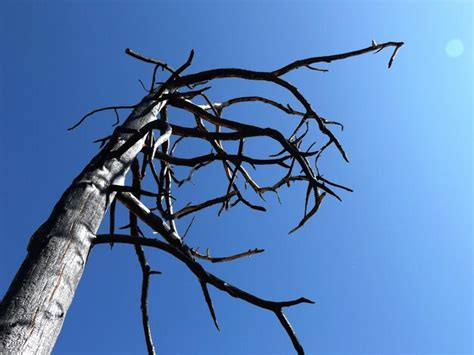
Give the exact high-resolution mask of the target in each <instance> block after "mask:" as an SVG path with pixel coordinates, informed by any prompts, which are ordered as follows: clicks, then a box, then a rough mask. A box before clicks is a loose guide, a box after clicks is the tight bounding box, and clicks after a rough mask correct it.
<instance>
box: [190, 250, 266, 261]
mask: <svg viewBox="0 0 474 355" xmlns="http://www.w3.org/2000/svg"><path fill="white" fill-rule="evenodd" d="M264 251H265V249H258V248H255V249H249V250H247V251H244V252H243V253H239V254H234V255H229V256H221V257H215V256H210V255H209V254H205V255H204V254H200V253H198V251H197V250H195V249H191V254H192V255H193V256H195V257H196V258H198V259H202V260H207V261H210V262H211V263H222V262H226V261H232V260H236V259H240V258H245V257H247V256H252V255H255V254H260V253H263V252H264Z"/></svg>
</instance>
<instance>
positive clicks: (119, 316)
mask: <svg viewBox="0 0 474 355" xmlns="http://www.w3.org/2000/svg"><path fill="white" fill-rule="evenodd" d="M473 11H474V9H473V5H472V2H470V1H465V2H461V1H444V2H438V1H421V0H420V1H370V2H365V1H327V2H318V1H313V2H298V1H292V2H289V1H288V2H269V1H255V2H251V1H245V2H238V1H222V2H204V1H196V2H185V1H176V2H164V1H154V2H153V1H135V2H131V1H130V2H127V1H95V2H92V1H69V2H56V1H34V2H33V1H31V2H27V1H3V2H2V4H1V5H0V13H1V15H0V16H1V23H0V26H1V38H2V49H1V53H2V55H1V59H0V63H1V71H0V78H1V79H0V83H1V87H0V89H1V100H0V110H1V114H0V117H1V118H0V119H1V122H2V130H1V132H0V139H1V141H0V144H1V150H2V152H3V154H1V158H0V159H1V166H2V167H3V168H2V170H1V173H0V189H1V190H0V191H1V199H0V209H1V210H0V232H1V233H0V238H1V245H2V248H1V250H0V292H1V293H3V292H4V291H5V290H6V289H7V287H8V285H9V283H10V281H11V279H12V278H13V276H14V274H15V272H16V270H17V268H18V267H19V265H20V263H21V261H22V260H23V258H24V256H25V251H26V245H27V242H28V240H29V237H30V235H31V234H32V233H33V232H34V231H35V229H36V228H37V227H38V226H39V225H40V224H41V222H42V221H44V220H45V219H46V218H47V216H48V215H49V213H50V211H51V209H52V207H53V205H54V203H55V201H57V199H58V198H59V196H60V195H61V193H62V192H63V191H64V189H65V188H66V187H67V186H68V184H69V183H70V182H71V181H72V179H73V178H74V177H75V176H76V175H77V173H79V171H80V170H81V169H82V167H83V166H84V165H85V164H86V163H87V162H88V161H89V159H90V158H91V157H92V156H93V155H94V154H95V153H96V151H97V146H96V145H93V144H92V143H91V141H92V140H94V139H96V138H99V137H102V136H105V135H107V134H108V133H109V132H110V131H111V128H110V125H111V123H113V122H114V118H113V116H112V115H107V114H104V115H100V116H97V117H96V118H94V119H91V120H90V121H89V122H88V123H87V124H85V125H83V126H82V127H80V128H79V129H77V130H76V131H73V132H67V131H66V130H65V129H66V128H67V127H68V126H70V125H71V123H73V122H74V121H75V120H77V119H78V118H79V117H80V116H81V115H83V114H84V113H85V112H87V111H89V110H91V109H94V108H97V107H100V106H106V105H111V104H112V105H113V104H130V103H135V102H136V101H137V100H139V99H140V98H141V96H143V90H142V89H141V87H140V86H139V84H138V81H137V79H142V80H145V81H147V80H149V77H150V74H151V68H150V67H147V66H145V65H144V64H142V63H139V62H137V61H135V60H133V59H131V58H130V57H127V56H125V55H124V54H123V50H124V48H126V47H131V48H133V49H135V50H137V51H139V52H142V53H144V54H147V55H150V56H155V57H158V58H160V59H162V60H165V61H167V62H168V63H170V64H171V65H173V66H177V65H179V64H181V63H182V62H183V60H184V59H185V58H186V57H187V55H188V53H189V50H190V49H191V48H194V49H195V50H196V56H195V60H194V64H193V66H192V68H191V69H190V72H193V71H198V70H202V69H208V68H214V67H246V68H250V69H256V70H270V69H274V68H276V67H278V66H281V65H283V64H285V63H287V62H290V61H293V60H295V59H297V58H304V57H309V56H315V55H324V54H333V53H337V52H342V51H347V50H353V49H358V48H362V47H366V46H368V45H369V44H370V41H371V40H372V39H375V40H376V41H378V42H384V41H391V40H393V41H404V42H405V43H406V45H405V46H404V47H403V48H402V49H401V51H400V52H399V54H398V57H397V59H396V61H395V63H394V66H393V68H392V69H391V70H387V68H386V66H387V61H388V58H389V56H390V53H389V52H385V51H383V52H381V53H379V54H377V55H372V54H369V55H365V56H363V57H358V58H354V59H349V60H347V61H344V62H338V63H333V64H329V65H324V67H326V68H328V69H329V70H330V71H329V73H319V72H313V71H307V70H301V71H299V72H298V73H295V74H291V75H288V77H287V78H288V80H290V81H292V82H293V83H295V84H296V85H297V86H298V87H299V88H300V89H301V91H302V92H303V93H304V94H305V95H307V97H308V98H309V99H310V100H311V101H312V102H313V104H314V107H315V109H316V110H317V111H318V112H319V113H320V114H321V115H323V116H324V117H328V118H331V119H334V120H337V121H341V122H343V123H344V125H345V130H344V132H339V133H338V134H339V136H340V138H341V141H342V142H343V144H344V146H345V148H346V151H347V152H348V154H349V157H350V159H351V163H350V164H346V163H344V162H343V161H342V159H340V158H339V157H338V156H337V154H335V152H334V151H331V152H328V153H329V154H327V156H326V158H325V160H324V162H323V169H324V173H325V176H327V177H331V178H333V179H334V180H335V181H338V182H341V183H344V184H346V185H349V186H351V187H352V188H354V190H355V192H354V193H352V194H349V193H345V194H343V202H342V203H340V202H337V201H335V200H331V199H327V200H326V201H325V203H324V204H323V206H322V208H321V210H320V212H319V214H318V215H317V216H316V217H315V218H313V219H312V220H311V221H310V222H309V223H308V224H307V225H306V226H305V227H304V228H303V229H302V230H300V231H298V232H297V233H296V234H294V235H291V236H288V234H287V232H288V231H289V230H290V229H291V228H292V227H293V226H294V225H295V224H296V223H297V221H298V218H300V217H301V213H302V207H303V199H304V191H303V189H302V188H299V187H296V188H295V189H292V190H284V191H283V193H282V200H283V204H282V205H279V204H278V203H277V202H276V201H275V199H274V198H273V197H269V198H268V203H267V208H268V212H267V213H266V214H262V213H258V212H253V211H250V212H249V211H247V210H245V209H244V208H236V209H234V210H231V211H230V212H229V213H226V214H225V215H224V216H222V217H220V218H219V219H218V218H217V217H216V212H217V208H216V209H215V210H212V211H207V212H203V213H200V214H199V215H198V218H197V220H196V222H195V225H194V226H193V228H192V230H191V232H190V236H189V237H188V240H189V243H190V244H191V245H193V246H195V247H196V246H200V247H201V248H205V247H207V246H210V247H211V250H212V252H213V253H214V254H225V253H232V252H237V251H240V250H241V249H246V248H253V247H262V248H265V249H266V250H267V251H266V253H264V254H261V255H259V256H257V257H254V258H250V259H244V260H240V261H235V262H234V263H228V264H226V265H211V266H209V268H210V269H211V270H212V271H214V272H215V273H216V274H218V275H219V276H222V277H224V278H227V279H228V281H229V282H232V283H234V284H236V285H238V286H240V287H242V288H244V289H247V290H249V291H251V292H254V293H256V294H257V295H260V296H263V297H267V298H273V299H288V298H294V297H299V296H306V297H309V298H312V299H314V300H315V301H316V304H315V305H301V306H299V307H296V308H292V309H290V310H288V311H287V316H288V317H289V319H290V320H291V321H292V323H293V325H294V327H295V329H296V330H297V333H298V335H299V337H300V340H301V341H302V343H303V345H304V346H305V349H306V350H307V352H308V353H312V354H472V353H473V352H474V348H473V332H474V330H473V287H472V283H473V262H472V260H473V248H472V245H473V241H472V238H473V233H472V232H473V230H472V220H473V211H472V201H473V190H472V164H473V160H472V158H473V157H472V152H473V151H472V134H473V129H472V120H473V116H474V115H473V104H472V102H473V101H472V100H473V78H474V77H473V63H474V62H473V54H472V50H473V30H474V28H473ZM452 39H458V40H460V41H461V42H462V44H463V51H462V53H461V55H459V56H457V57H452V56H450V55H448V52H447V50H446V46H447V45H448V42H449V41H450V40H452ZM459 52H460V51H457V52H456V51H454V52H450V53H451V54H453V53H454V54H459ZM242 93H245V94H252V93H254V94H255V93H263V94H265V95H268V96H270V97H273V98H277V99H281V101H283V102H290V101H288V100H289V98H288V97H287V95H286V94H284V93H282V92H281V91H278V90H275V89H274V88H272V87H269V86H268V85H261V84H258V85H257V84H255V85H254V84H251V85H244V84H243V83H241V82H235V81H230V80H226V81H222V82H219V83H216V85H215V89H214V90H213V91H211V92H210V96H211V97H212V98H215V99H216V100H221V99H224V98H228V97H230V96H232V95H235V94H242ZM229 113H230V116H231V117H232V118H243V119H246V120H252V121H253V122H254V123H256V124H260V125H272V126H275V127H278V128H281V129H283V130H285V129H287V128H288V127H290V125H292V124H293V123H294V122H291V120H289V119H285V118H284V117H282V116H281V115H279V114H278V113H276V112H275V111H272V110H265V109H263V108H262V107H261V106H258V105H248V106H243V107H241V108H240V109H239V110H234V111H229ZM172 119H173V118H172ZM176 119H180V118H179V117H176ZM257 148H258V147H257ZM180 149H181V148H180ZM262 149H264V148H263V147H262ZM179 153H180V154H181V155H187V154H191V153H192V152H190V151H189V148H188V151H187V150H186V148H185V146H183V148H182V149H181V150H180V151H179ZM269 176H270V177H276V176H275V175H274V172H267V173H266V174H264V173H262V174H259V175H258V177H259V179H268V177H269ZM197 178H198V180H197V181H196V186H195V187H194V189H193V186H189V187H188V188H186V189H184V191H183V192H182V193H179V195H178V197H181V198H182V203H183V204H184V203H186V202H188V200H189V199H190V198H191V197H192V198H196V196H199V194H201V193H209V192H210V191H215V190H216V186H220V185H219V184H218V183H217V181H219V180H220V179H221V178H222V175H219V172H218V170H216V169H211V170H209V173H207V174H201V175H199V176H198V177H197ZM224 189H225V187H224ZM221 193H222V191H221V190H217V191H215V195H219V194H221ZM124 223H125V222H124ZM106 226H107V224H106V223H105V227H106ZM185 226H186V224H185V223H183V224H181V228H182V229H181V230H183V227H185ZM147 254H148V255H149V259H150V262H151V263H152V265H153V266H154V267H155V268H156V269H159V270H161V271H162V272H163V273H164V274H163V275H161V276H157V277H155V278H154V279H153V281H152V286H151V289H150V302H149V303H150V313H151V318H152V322H151V323H152V328H153V332H154V337H155V342H156V345H157V350H158V352H160V353H169V354H171V353H180V354H191V353H196V354H211V353H212V354H241V353H246V354H267V353H273V354H276V353H279V354H284V353H292V352H293V350H292V346H291V342H290V341H289V339H287V337H286V334H285V333H284V331H283V330H282V329H281V328H280V326H279V324H278V322H277V320H276V319H275V317H274V316H273V315H271V314H268V313H266V312H265V311H263V310H260V309H257V308H254V307H252V306H250V305H247V304H246V303H244V302H241V301H238V300H235V299H232V298H231V297H228V296H227V295H223V294H221V293H219V292H218V291H217V290H211V293H212V296H213V298H214V302H215V307H216V312H217V315H218V318H219V321H220V324H221V329H222V330H221V332H217V331H216V330H215V328H214V326H213V324H212V321H211V318H210V317H209V315H208V311H207V308H206V305H205V303H204V302H203V297H202V294H201V293H200V287H199V284H198V283H197V282H196V280H195V279H194V277H193V276H192V275H191V274H190V273H189V272H188V271H187V269H186V268H185V267H184V266H182V265H180V264H179V263H178V262H175V261H174V260H173V259H172V258H171V257H169V256H167V255H165V254H163V253H160V252H158V251H154V250H149V251H148V253H147ZM140 282H141V274H140V270H139V266H138V263H137V261H136V256H135V254H134V252H133V249H132V248H130V247H127V246H116V247H114V249H113V251H111V250H110V248H108V247H107V246H102V247H97V248H96V249H94V250H93V251H92V253H91V255H90V258H89V261H88V264H87V267H86V270H85V273H84V276H83V279H82V281H81V283H80V285H79V288H78V291H77V293H76V297H75V299H74V302H73V304H72V306H71V308H70V311H69V313H68V316H67V318H66V321H65V324H64V327H63V331H62V333H61V335H60V337H59V340H58V343H57V345H56V348H55V350H54V353H56V354H117V353H128V354H133V353H144V352H145V350H146V348H145V343H144V341H143V335H142V328H141V323H140V310H139V292H140Z"/></svg>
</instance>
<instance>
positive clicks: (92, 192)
mask: <svg viewBox="0 0 474 355" xmlns="http://www.w3.org/2000/svg"><path fill="white" fill-rule="evenodd" d="M151 96H152V94H150V95H148V96H147V97H146V98H145V99H143V100H142V102H141V103H140V104H139V105H138V106H137V108H136V109H135V110H134V112H133V113H132V114H131V115H130V116H129V118H128V119H127V120H126V121H125V122H124V124H123V125H122V128H125V130H124V129H122V130H120V131H118V132H122V133H119V134H118V139H117V140H115V142H114V143H110V145H112V150H115V149H117V148H118V147H120V146H121V145H122V144H123V143H124V142H125V140H126V138H127V137H130V135H131V133H130V129H132V130H137V129H140V128H141V127H143V126H144V125H145V124H147V123H149V122H150V121H152V120H155V119H156V117H157V114H158V113H159V111H160V110H161V108H162V107H163V106H164V105H165V103H166V102H165V101H161V102H158V103H157V102H155V106H154V107H153V109H152V110H151V111H150V110H149V108H150V104H152V102H150V98H151ZM147 108H148V109H147ZM145 109H147V111H150V112H148V113H146V114H144V110H145ZM145 112H146V111H145ZM127 132H128V133H127ZM143 141H144V138H142V139H141V140H139V141H138V142H137V143H136V144H135V145H133V146H132V147H131V148H130V149H128V150H127V151H126V152H125V153H124V154H123V155H122V156H121V157H120V158H113V159H108V160H106V161H105V163H104V160H103V159H104V154H103V152H105V151H106V150H107V147H106V148H105V149H104V150H102V152H101V153H99V154H98V155H97V156H96V157H95V158H94V159H92V161H91V162H90V163H89V164H88V165H87V166H86V167H85V169H84V170H83V171H82V172H81V174H80V175H79V176H78V177H77V178H76V179H75V180H74V181H73V183H72V184H71V186H70V187H69V188H68V189H67V190H66V191H65V192H64V194H63V195H62V197H61V199H60V200H59V202H58V203H57V204H56V206H55V207H54V209H53V212H52V213H51V216H50V217H49V218H48V220H47V221H46V222H45V223H44V224H43V225H42V226H41V227H40V228H39V229H38V230H37V231H36V232H35V233H34V234H33V236H32V238H31V240H30V244H29V245H28V254H27V256H26V259H25V260H24V261H23V264H22V265H21V267H20V269H19V271H18V272H17V274H16V276H15V278H14V280H13V282H12V284H11V285H10V288H9V289H8V291H7V293H6V294H5V296H4V298H3V300H2V303H1V304H0V354H21V353H27V354H30V353H33V354H48V353H50V352H51V350H52V348H53V346H54V344H55V342H56V338H57V336H58V335H59V332H60V330H61V327H62V324H63V321H64V318H65V315H66V312H67V310H68V308H69V306H70V304H71V302H72V299H73V297H74V293H75V291H76V288H77V285H78V283H79V280H80V279H81V275H82V272H83V270H84V266H85V263H86V260H87V257H88V254H89V251H90V247H91V240H92V239H93V238H95V234H96V232H97V229H98V228H99V225H100V223H101V221H102V219H103V217H104V214H105V212H106V209H107V207H108V205H109V204H110V202H111V200H112V198H113V196H114V194H113V193H109V192H108V187H109V186H110V185H111V184H116V185H122V184H123V181H124V177H125V174H126V173H127V171H128V169H129V167H130V165H131V163H132V161H133V159H135V157H136V156H137V154H138V153H139V152H140V150H141V149H142V146H143ZM109 148H110V147H109Z"/></svg>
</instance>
